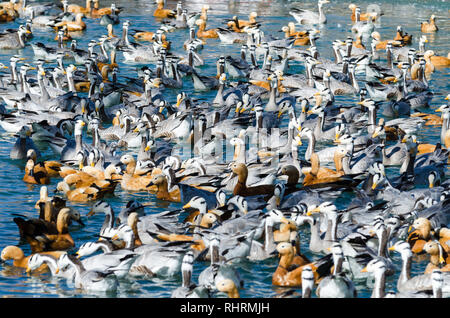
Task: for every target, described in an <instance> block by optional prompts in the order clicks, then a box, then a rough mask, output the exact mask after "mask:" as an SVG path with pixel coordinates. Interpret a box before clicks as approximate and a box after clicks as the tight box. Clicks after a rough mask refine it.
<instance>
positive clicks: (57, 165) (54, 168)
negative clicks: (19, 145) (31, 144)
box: [27, 149, 63, 177]
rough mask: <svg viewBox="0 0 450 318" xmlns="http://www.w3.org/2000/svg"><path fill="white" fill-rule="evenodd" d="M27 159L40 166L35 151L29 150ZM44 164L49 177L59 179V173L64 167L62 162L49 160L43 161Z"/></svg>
mask: <svg viewBox="0 0 450 318" xmlns="http://www.w3.org/2000/svg"><path fill="white" fill-rule="evenodd" d="M27 158H28V159H32V160H33V162H34V163H35V164H38V162H37V155H36V151H34V150H33V149H30V150H28V152H27ZM42 164H43V165H44V167H45V170H46V171H47V175H48V176H49V177H59V171H60V170H61V167H62V166H63V165H62V163H61V162H59V161H54V160H47V161H43V162H42Z"/></svg>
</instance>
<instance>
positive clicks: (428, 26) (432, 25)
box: [420, 14, 439, 33]
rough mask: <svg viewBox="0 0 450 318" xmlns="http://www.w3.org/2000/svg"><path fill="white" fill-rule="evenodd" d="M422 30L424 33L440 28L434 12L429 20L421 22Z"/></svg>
mask: <svg viewBox="0 0 450 318" xmlns="http://www.w3.org/2000/svg"><path fill="white" fill-rule="evenodd" d="M420 30H421V31H422V32H423V33H432V32H437V31H438V30H439V28H438V27H437V25H436V16H435V15H434V14H432V15H431V17H430V20H429V21H427V22H421V23H420Z"/></svg>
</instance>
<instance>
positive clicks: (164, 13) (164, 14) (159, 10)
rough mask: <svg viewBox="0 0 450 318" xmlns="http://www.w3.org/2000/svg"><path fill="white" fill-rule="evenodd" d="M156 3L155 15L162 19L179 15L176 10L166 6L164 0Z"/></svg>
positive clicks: (158, 0)
mask: <svg viewBox="0 0 450 318" xmlns="http://www.w3.org/2000/svg"><path fill="white" fill-rule="evenodd" d="M156 3H157V7H156V9H155V11H154V12H153V16H154V17H156V18H161V19H165V18H175V17H176V15H177V13H176V11H174V10H170V9H165V8H164V0H157V1H156Z"/></svg>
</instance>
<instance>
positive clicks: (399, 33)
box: [0, 0, 450, 298]
mask: <svg viewBox="0 0 450 318" xmlns="http://www.w3.org/2000/svg"><path fill="white" fill-rule="evenodd" d="M338 5H339V3H330V1H327V0H319V2H318V13H316V11H309V10H304V9H302V8H299V7H297V8H292V9H291V10H290V11H289V14H290V15H289V16H288V17H287V18H286V20H290V21H289V23H288V24H287V25H286V26H284V27H283V28H282V30H280V31H281V32H282V33H279V34H284V35H282V36H281V37H278V38H277V37H274V36H272V35H269V34H266V33H265V32H264V30H263V23H262V22H261V21H258V14H257V13H256V12H252V13H250V15H249V20H244V19H241V18H238V17H237V16H234V17H232V18H230V19H228V20H227V21H226V25H225V26H221V27H217V28H207V24H208V23H209V21H210V19H208V10H210V7H209V6H208V5H204V6H203V7H202V10H201V12H188V11H187V10H186V9H185V8H183V4H182V3H181V2H179V3H178V4H177V6H176V8H173V10H172V9H168V8H167V7H166V5H165V3H164V0H157V1H156V6H155V7H154V14H153V15H154V17H155V19H156V21H158V23H160V25H159V29H158V30H153V31H150V30H134V29H132V28H130V27H131V26H132V22H131V21H123V23H122V26H123V29H122V31H123V33H122V36H121V37H118V36H116V35H114V32H113V28H112V26H113V25H115V24H119V23H121V22H120V20H119V14H120V12H123V11H124V10H126V8H119V7H116V6H115V5H114V4H111V7H105V8H102V7H100V6H99V0H86V4H85V7H83V6H79V5H75V4H69V3H68V1H67V0H63V1H62V2H61V4H60V5H59V4H56V5H55V4H40V3H31V4H28V3H27V2H26V1H25V0H11V1H10V2H2V3H0V8H1V11H0V12H1V18H2V21H4V22H9V21H14V20H15V19H23V20H26V24H24V25H21V26H20V27H19V28H18V29H17V30H12V29H8V30H6V31H4V32H3V33H1V34H0V47H1V48H2V49H10V50H16V49H21V48H24V47H25V46H31V47H32V49H33V51H34V54H35V62H34V64H28V63H27V61H25V59H24V58H23V57H21V56H20V54H19V55H16V54H15V55H12V56H11V58H10V64H9V65H3V64H2V65H1V67H2V68H5V69H8V72H5V73H2V75H1V78H0V79H1V87H0V97H1V99H2V101H3V103H2V106H1V114H0V117H1V119H0V125H1V126H2V128H3V130H5V131H6V132H8V133H12V134H15V136H16V138H17V141H16V142H15V144H14V145H13V147H12V149H11V151H10V159H11V160H15V161H21V162H23V166H22V167H23V168H24V170H23V182H25V183H27V184H34V185H37V186H38V187H40V199H39V200H38V201H37V202H36V205H35V208H36V210H37V211H39V215H38V216H36V217H29V216H26V215H19V214H18V215H14V217H13V220H11V221H13V222H15V223H16V224H17V227H18V230H19V234H20V242H21V243H20V244H22V245H24V244H28V245H29V248H30V250H31V254H30V255H28V256H26V255H25V253H24V251H23V249H22V248H21V247H20V244H19V246H12V245H11V246H5V247H4V248H3V250H2V252H1V259H2V260H3V261H4V262H6V261H8V260H12V265H13V266H15V267H20V268H23V269H24V270H26V272H27V273H34V274H36V275H42V274H43V273H46V272H48V271H50V272H51V275H52V276H55V277H58V278H61V279H65V280H66V281H67V284H68V285H69V286H73V287H74V288H77V289H80V290H81V291H82V292H115V291H117V290H118V289H119V288H120V285H121V283H122V281H123V280H130V279H134V278H136V277H139V278H147V279H152V278H153V277H159V278H172V277H176V276H177V275H181V278H182V282H181V286H180V287H178V288H176V289H174V290H173V291H171V295H172V297H181V298H185V297H194V298H195V297H216V296H218V295H225V296H228V297H232V298H237V297H239V296H240V292H241V289H242V288H243V287H244V286H245V282H244V281H243V280H242V274H241V275H240V264H241V263H242V262H254V263H256V262H265V264H278V265H277V266H276V269H275V271H274V272H273V275H272V278H271V280H272V285H273V286H278V287H285V289H282V292H281V293H280V294H278V295H277V297H298V296H299V295H298V292H297V291H298V290H300V289H301V297H312V296H313V295H314V294H315V295H316V296H317V297H333V298H335V297H336V298H340V297H349V298H351V297H358V292H357V289H356V287H355V284H356V283H355V282H363V283H365V282H367V284H370V286H371V287H370V288H372V290H373V293H372V297H407V298H410V297H411V298H415V297H443V295H444V297H445V295H448V294H449V293H450V276H449V275H448V273H447V272H448V271H449V270H450V257H449V255H450V230H449V228H448V224H449V220H448V215H449V213H450V210H449V209H450V204H449V202H450V191H449V190H448V189H449V183H448V182H447V181H446V180H445V176H446V165H447V162H448V157H449V151H448V147H450V129H449V128H450V126H449V117H450V104H449V103H448V102H446V101H445V100H448V99H449V98H450V97H449V95H447V96H441V95H437V94H435V93H434V92H433V88H432V87H430V86H429V80H430V78H431V76H432V74H433V73H434V72H440V71H441V70H442V68H445V67H448V66H450V59H449V58H450V56H438V55H436V54H435V52H434V51H432V50H429V49H426V48H425V47H426V45H427V43H428V42H427V34H428V35H429V33H431V32H439V29H438V27H437V26H436V17H435V16H434V15H432V16H431V18H430V20H429V21H427V22H423V23H421V26H420V30H419V31H420V34H421V37H420V38H414V39H413V38H412V36H411V35H410V34H408V33H407V32H405V30H403V28H402V27H401V26H398V28H397V30H396V31H394V32H393V34H394V33H395V32H396V34H395V36H393V37H392V39H386V40H383V39H381V36H380V34H379V33H378V32H377V31H375V28H376V26H375V22H377V23H379V22H380V21H381V19H382V15H383V13H382V12H378V11H377V10H372V11H370V12H362V11H361V9H360V7H358V6H357V5H355V4H351V5H350V6H349V7H348V9H349V21H351V23H352V27H351V32H352V35H353V37H348V38H346V39H343V40H338V39H336V40H335V41H334V42H333V45H332V49H333V53H334V58H335V59H334V60H329V59H325V58H323V57H321V56H320V53H319V51H318V49H317V46H316V41H320V31H318V29H317V27H318V26H320V25H323V24H325V23H327V18H326V13H325V12H326V10H327V9H326V8H327V6H333V7H334V6H338ZM292 18H293V19H294V20H292ZM85 19H100V21H101V22H100V24H102V25H105V26H106V30H107V34H106V35H104V36H101V37H100V38H99V39H98V40H97V39H93V40H92V41H90V42H89V44H88V47H87V49H86V50H85V49H82V48H80V47H78V46H77V41H76V40H75V39H72V37H71V33H72V32H80V31H81V32H84V31H85V30H86V23H85V22H84V20H85ZM296 27H301V28H302V30H301V31H298V30H296ZM35 28H44V29H48V30H49V32H51V30H53V31H55V32H56V37H55V39H56V42H55V43H56V44H55V45H53V46H51V45H47V44H43V43H41V42H35V41H34V40H33V33H32V32H33V30H34V29H35ZM183 29H188V30H189V37H188V38H187V39H185V42H184V45H183V49H184V50H185V53H183V54H181V55H179V54H180V52H171V42H170V38H171V35H172V34H173V40H175V38H178V39H180V36H181V35H182V34H184V33H181V32H182V31H181V30H183ZM52 37H53V36H52ZM209 39H217V40H216V41H214V40H209ZM178 41H179V40H178ZM217 41H220V42H222V43H225V44H229V45H237V46H240V47H241V52H240V55H237V56H233V55H227V56H226V55H223V56H220V58H219V59H218V60H217V74H215V75H213V76H206V75H204V74H201V66H202V65H204V57H202V49H203V48H204V47H206V46H208V45H216V44H217V43H218V42H217ZM416 44H418V48H415V45H416ZM97 47H98V51H96V50H95V49H96V48H97ZM120 57H123V59H124V61H125V62H132V63H138V64H141V66H142V65H144V66H143V67H142V68H139V69H137V75H136V76H134V77H131V76H119V75H120V64H119V61H118V59H119V58H120ZM49 63H56V66H54V67H51V68H50V67H47V66H46V64H49ZM295 65H299V66H300V67H304V71H301V72H296V73H290V72H289V69H291V67H292V66H295ZM44 66H45V67H44ZM32 73H35V76H34V75H32ZM356 74H358V75H359V76H361V77H362V78H364V84H362V82H361V81H360V82H359V83H358V81H357V79H356ZM186 81H192V83H193V86H194V89H195V90H198V91H217V93H215V97H214V99H213V100H211V101H199V100H197V99H195V98H193V97H190V96H189V95H188V94H187V93H186V92H184V91H183V89H182V88H183V82H186ZM171 89H177V90H178V92H179V94H178V95H177V97H176V102H175V103H174V104H172V103H171V102H170V101H169V100H171V98H169V96H170V93H168V92H169V90H171ZM170 92H171V91H170ZM338 95H349V96H356V97H357V101H356V102H355V103H352V104H350V105H339V104H338V103H337V102H336V101H335V96H338ZM173 99H174V98H172V100H173ZM432 99H434V100H435V101H439V103H441V104H442V106H440V107H439V108H438V109H435V112H440V114H441V116H437V115H435V114H433V112H432V111H431V112H420V110H424V109H427V108H428V109H429V105H430V101H431V100H432ZM380 115H381V116H380ZM430 125H431V126H434V127H439V126H441V127H442V128H441V136H440V142H439V143H438V144H436V145H433V144H425V143H422V142H420V141H419V140H418V139H417V137H416V135H417V134H418V133H419V131H420V130H421V129H426V128H427V126H430ZM88 135H89V138H91V140H92V142H87V141H86V137H87V136H88ZM305 142H307V148H306V151H305V152H304V153H303V150H302V151H300V147H301V146H302V144H303V143H305ZM224 147H228V149H231V151H232V154H233V157H232V159H231V160H230V159H228V158H225V157H226V154H225V157H224V154H223V152H222V151H221V150H222V149H223V148H224ZM182 149H184V150H186V149H188V150H189V155H188V156H187V158H186V153H185V154H184V157H183V156H182V155H180V153H181V151H182ZM302 149H303V148H302ZM44 151H49V152H51V153H52V155H51V157H52V158H49V157H48V156H47V157H44V156H43V155H41V153H43V152H44ZM46 159H54V160H46ZM333 165H334V169H332V168H331V167H333ZM391 167H394V169H397V168H398V167H399V173H398V177H394V176H392V173H387V171H386V168H389V169H390V168H391ZM54 180H55V181H54ZM55 185H56V189H55V192H57V193H56V194H55V195H54V196H51V194H50V193H51V192H50V187H53V186H55ZM117 187H120V188H121V189H122V190H123V191H129V192H131V193H136V192H143V193H148V194H149V196H150V197H156V199H157V200H163V201H168V202H171V203H172V202H173V203H179V204H180V206H181V205H182V207H181V208H180V209H175V210H170V209H169V210H166V211H162V212H159V213H151V214H149V213H146V211H145V210H146V208H145V204H142V203H141V202H139V200H138V199H136V200H131V201H130V202H128V203H127V205H126V206H125V207H124V208H123V209H122V210H121V211H120V214H119V215H116V214H115V213H114V210H113V208H112V207H111V205H110V204H109V203H108V198H110V197H112V196H114V192H115V191H116V189H117ZM341 195H344V196H345V195H347V198H348V196H349V195H351V198H352V199H341V200H339V199H338V198H339V197H340V196H341ZM347 201H348V202H347ZM71 203H87V204H89V205H91V210H90V212H89V214H88V215H87V216H81V215H80V213H79V212H78V211H77V209H76V208H74V207H72V206H71ZM95 214H97V215H98V214H100V215H101V214H104V217H105V218H104V222H103V224H102V226H101V228H100V229H99V235H98V240H93V241H87V242H75V240H74V239H73V237H72V236H71V233H70V232H71V231H73V230H74V222H76V223H78V225H79V226H78V227H77V229H78V230H79V229H80V228H81V229H82V228H83V226H85V224H84V222H86V217H87V220H89V218H92V217H94V215H95ZM83 219H84V221H83ZM300 233H302V234H303V235H300ZM305 235H306V236H309V239H308V238H307V240H308V241H307V242H309V246H308V249H309V250H308V253H310V254H309V255H312V256H310V257H307V256H306V255H305V254H304V251H302V250H301V248H300V247H301V245H302V246H305V242H302V241H301V239H305ZM74 252H75V253H74ZM396 257H399V258H400V259H401V262H402V265H401V268H398V266H397V265H396V264H394V262H393V258H396ZM423 262H426V264H427V265H426V268H425V270H424V272H423V273H420V274H417V275H413V274H412V272H411V267H412V266H415V265H418V264H423ZM198 263H203V264H206V265H207V264H210V265H209V266H207V267H206V268H205V269H204V270H203V271H202V272H201V273H200V275H199V276H198V280H197V281H195V282H194V279H193V269H194V266H195V265H196V264H198ZM399 272H400V274H399V276H398V283H397V285H396V289H395V290H393V291H385V285H386V277H388V276H391V275H394V274H397V275H398V273H399Z"/></svg>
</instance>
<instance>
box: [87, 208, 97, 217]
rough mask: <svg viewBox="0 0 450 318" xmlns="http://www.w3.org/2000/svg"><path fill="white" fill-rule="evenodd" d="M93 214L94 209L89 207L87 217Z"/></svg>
mask: <svg viewBox="0 0 450 318" xmlns="http://www.w3.org/2000/svg"><path fill="white" fill-rule="evenodd" d="M94 214H95V212H94V209H91V210H90V211H89V213H88V214H87V216H88V217H90V216H93V215H94Z"/></svg>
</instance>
